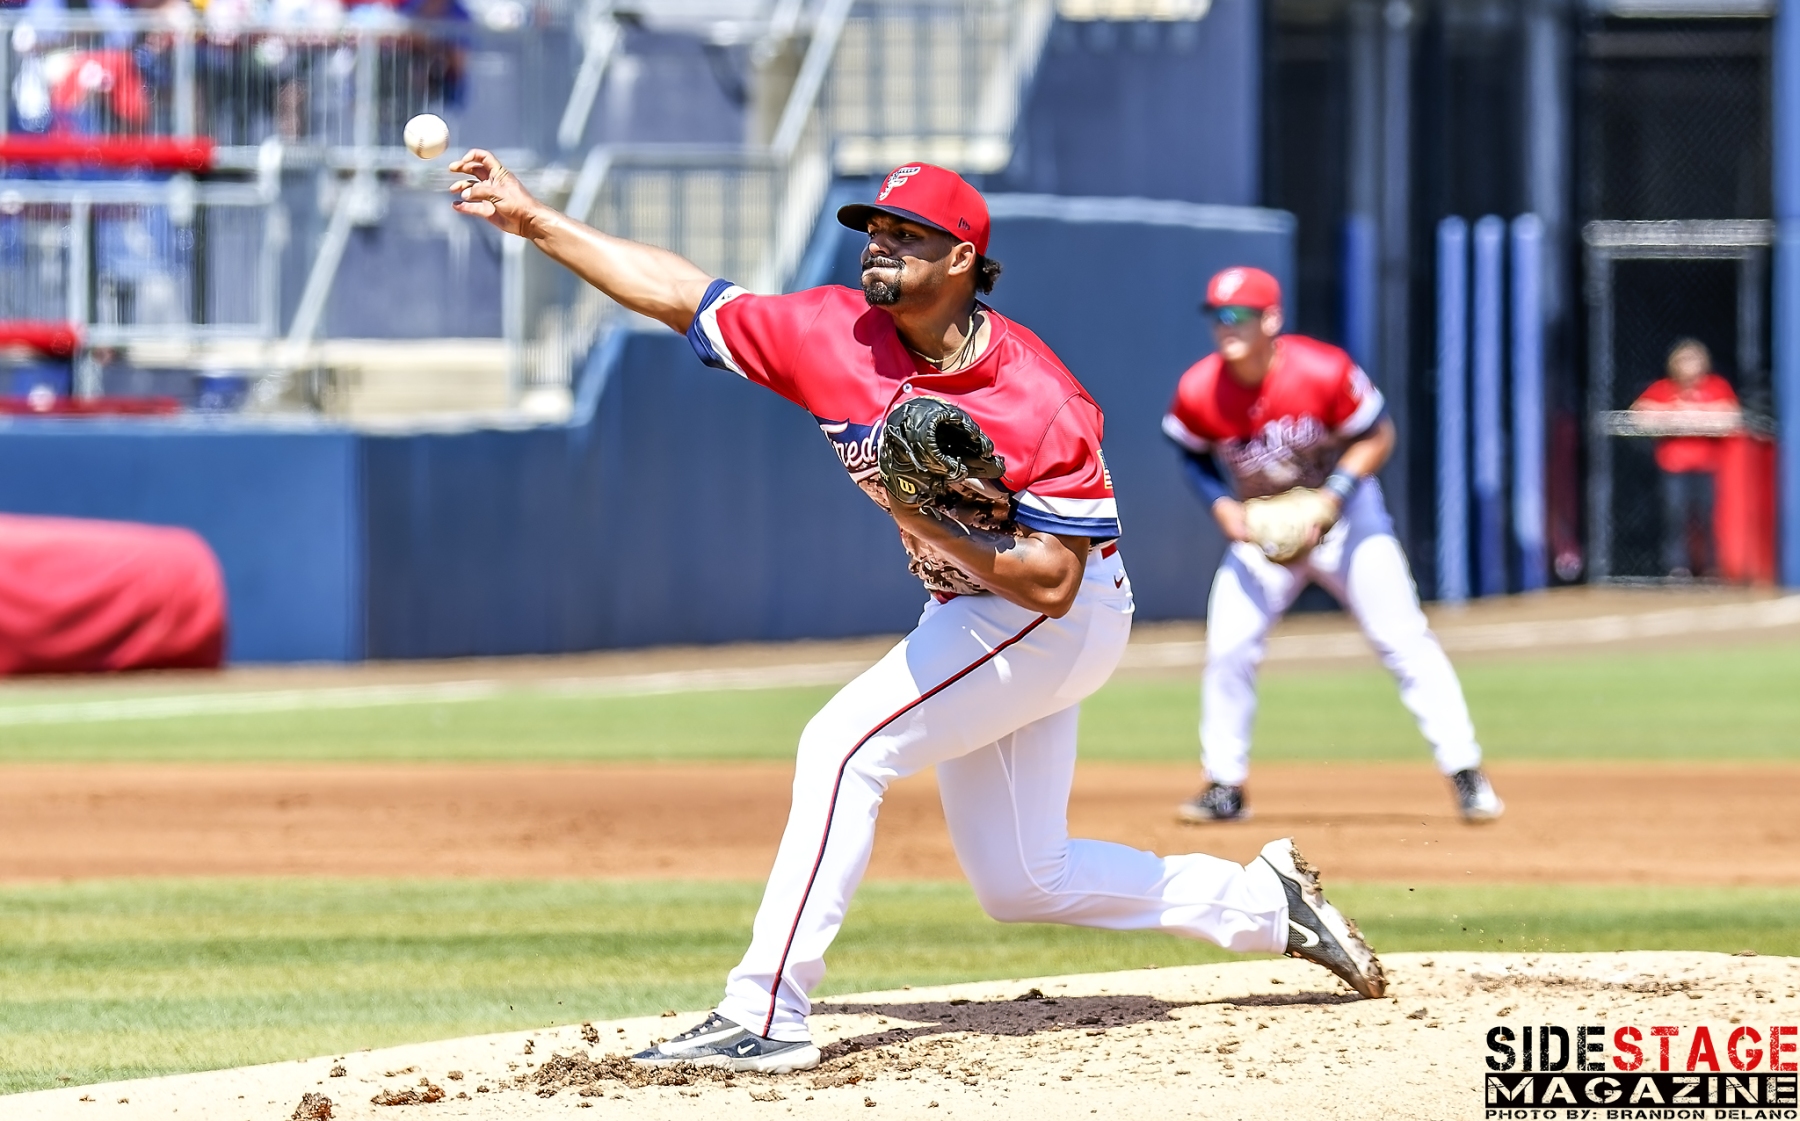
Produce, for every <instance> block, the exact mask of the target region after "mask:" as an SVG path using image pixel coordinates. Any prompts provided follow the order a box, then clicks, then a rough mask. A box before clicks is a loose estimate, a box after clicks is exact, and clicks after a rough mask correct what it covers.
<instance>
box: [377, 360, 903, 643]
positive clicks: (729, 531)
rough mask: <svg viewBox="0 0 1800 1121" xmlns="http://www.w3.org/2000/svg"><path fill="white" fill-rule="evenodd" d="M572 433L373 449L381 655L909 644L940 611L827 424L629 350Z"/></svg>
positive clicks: (410, 442) (389, 442)
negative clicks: (918, 621)
mask: <svg viewBox="0 0 1800 1121" xmlns="http://www.w3.org/2000/svg"><path fill="white" fill-rule="evenodd" d="M584 377H586V378H589V379H598V380H603V381H604V384H603V385H595V386H590V387H587V388H588V392H587V393H585V394H584V396H585V397H587V398H588V399H589V400H588V401H587V402H586V405H587V407H586V408H585V409H583V410H581V412H580V413H578V415H577V417H576V418H575V421H574V423H572V424H571V425H570V426H569V427H568V428H564V429H539V430H535V431H531V432H470V433H462V434H453V435H409V436H396V437H370V438H368V439H367V443H366V448H367V451H366V456H367V458H366V463H367V468H366V472H367V475H366V477H367V480H368V489H367V496H368V497H367V502H368V542H369V562H368V571H369V593H368V600H369V605H370V606H369V644H368V648H369V654H370V656H371V657H381V658H418V657H450V656H457V655H465V654H513V653H527V652H546V653H548V652H559V651H570V650H589V649H594V648H597V647H609V646H642V645H650V644H655V643H698V642H731V641H742V640H752V639H783V638H802V637H833V636H842V635H854V634H870V633H879V632H883V631H895V630H903V629H905V628H906V627H907V626H909V625H910V624H911V622H912V620H913V619H914V618H915V617H916V616H917V615H918V611H919V606H920V603H921V601H922V599H923V593H922V592H921V591H920V589H919V585H918V582H917V581H915V580H914V579H913V578H912V577H911V576H910V575H909V574H908V573H907V571H906V559H905V555H904V554H903V553H902V551H901V549H900V545H899V542H898V540H897V538H896V537H895V534H894V530H893V524H892V522H890V521H889V520H888V519H887V518H886V517H885V516H884V515H883V514H881V512H880V511H879V510H877V509H876V508H875V506H874V504H873V503H871V502H870V501H869V500H868V499H867V498H866V497H864V495H863V494H862V492H861V491H859V490H858V489H856V487H854V486H853V485H851V483H850V481H849V479H848V478H847V477H846V476H845V475H844V472H843V469H842V468H841V467H840V466H839V465H838V461H837V457H836V456H835V455H833V454H832V451H831V448H830V445H829V444H828V443H827V442H826V441H825V439H824V438H823V437H822V436H821V435H820V434H819V430H818V428H817V427H816V426H815V425H814V424H813V422H812V420H811V418H809V417H808V416H806V414H805V413H804V412H803V411H802V410H800V409H799V408H797V407H795V406H793V405H790V404H789V403H787V402H786V401H784V400H782V399H781V398H779V397H777V396H775V395H774V394H772V393H770V392H768V391H767V390H763V389H760V388H757V387H756V386H753V385H750V384H749V383H747V382H744V381H742V380H740V379H738V378H736V377H733V376H731V375H729V374H723V373H720V372H719V371H717V370H712V369H708V368H707V367H704V366H702V365H700V363H699V362H698V361H697V360H696V359H695V358H694V356H693V352H692V351H691V350H690V349H689V348H688V345H687V342H686V340H684V339H682V338H680V337H679V336H676V335H674V334H671V333H663V332H655V333H634V334H629V335H624V336H621V337H619V338H618V339H617V340H616V342H615V344H614V345H613V346H612V347H610V348H609V349H606V350H602V351H600V352H598V353H596V355H595V356H594V357H593V359H592V360H591V362H590V369H589V370H588V371H586V372H585V374H584Z"/></svg>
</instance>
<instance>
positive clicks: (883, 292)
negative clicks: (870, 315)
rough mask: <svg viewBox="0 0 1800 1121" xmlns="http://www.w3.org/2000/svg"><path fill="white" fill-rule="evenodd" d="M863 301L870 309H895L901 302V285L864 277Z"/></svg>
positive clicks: (896, 282)
mask: <svg viewBox="0 0 1800 1121" xmlns="http://www.w3.org/2000/svg"><path fill="white" fill-rule="evenodd" d="M862 290H863V300H864V301H866V302H867V303H868V305H869V306H870V307H893V306H894V305H895V304H897V303H899V302H900V284H899V282H898V281H895V282H893V283H889V282H887V281H885V280H872V279H870V278H869V277H867V276H865V277H863V286H862Z"/></svg>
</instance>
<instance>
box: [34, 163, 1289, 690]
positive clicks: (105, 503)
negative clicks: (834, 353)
mask: <svg viewBox="0 0 1800 1121" xmlns="http://www.w3.org/2000/svg"><path fill="white" fill-rule="evenodd" d="M992 203H993V209H994V215H995V233H994V241H993V246H992V249H993V253H994V255H995V256H996V257H999V258H1000V259H1001V260H1003V261H1005V262H1006V265H1007V271H1006V274H1005V276H1004V277H1003V279H1002V280H1001V283H1000V287H999V288H998V289H997V290H996V293H995V296H994V303H995V304H996V306H998V307H999V308H1000V309H1001V310H1003V311H1005V312H1006V313H1007V314H1009V315H1012V316H1014V317H1016V318H1018V319H1019V320H1020V321H1022V322H1024V323H1025V324H1026V325H1027V326H1029V327H1031V328H1032V329H1033V330H1035V331H1037V332H1038V333H1039V334H1040V335H1042V336H1043V337H1044V339H1045V340H1046V341H1047V342H1048V343H1049V344H1050V345H1051V346H1052V347H1053V348H1054V349H1056V351H1057V352H1058V353H1059V354H1060V355H1061V356H1062V357H1063V359H1064V360H1065V361H1066V362H1067V363H1068V365H1069V366H1070V368H1071V369H1073V370H1074V371H1075V373H1076V375H1077V376H1078V377H1080V378H1081V379H1082V381H1083V382H1084V383H1085V384H1086V385H1087V386H1088V388H1089V390H1090V391H1091V392H1092V393H1093V394H1094V396H1095V397H1096V398H1097V399H1098V400H1099V401H1100V404H1101V406H1102V407H1103V408H1104V409H1105V410H1106V414H1107V439H1106V448H1107V459H1108V462H1109V464H1110V465H1111V467H1112V470H1113V475H1114V479H1115V481H1116V483H1117V485H1118V488H1119V494H1120V512H1121V517H1122V518H1123V520H1124V525H1125V538H1124V540H1123V542H1122V549H1123V552H1124V555H1125V558H1126V561H1127V564H1128V565H1129V566H1130V569H1131V572H1132V577H1133V583H1134V586H1135V587H1136V589H1137V593H1138V602H1139V607H1140V612H1141V616H1142V617H1145V618H1179V617H1197V616H1199V615H1200V614H1201V613H1202V612H1203V610H1204V603H1205V593H1206V586H1207V580H1208V577H1209V575H1210V572H1211V569H1212V566H1213V564H1214V563H1215V562H1216V560H1217V557H1218V554H1219V551H1220V549H1221V547H1222V546H1221V543H1220V541H1219V539H1218V535H1217V533H1216V532H1215V531H1214V530H1213V529H1212V527H1211V525H1210V520H1209V519H1207V518H1205V517H1204V514H1203V511H1201V509H1200V507H1199V504H1198V502H1197V501H1196V500H1195V499H1194V498H1193V497H1192V496H1191V495H1190V494H1189V493H1188V492H1187V491H1186V488H1185V484H1184V482H1183V481H1182V478H1181V476H1180V473H1179V471H1178V470H1177V468H1176V464H1175V458H1174V454H1173V452H1172V451H1171V449H1170V448H1169V447H1168V445H1167V442H1166V441H1165V440H1164V439H1163V437H1162V435H1161V433H1160V431H1159V429H1158V422H1159V420H1160V417H1161V414H1162V410H1163V408H1164V406H1165V405H1166V404H1167V401H1168V396H1169V393H1170V391H1171V389H1172V387H1173V385H1174V381H1175V378H1176V377H1177V376H1178V375H1179V374H1180V372H1181V370H1182V369H1183V368H1184V367H1185V366H1186V365H1187V364H1188V363H1189V362H1191V361H1192V360H1193V359H1194V358H1195V357H1197V356H1198V355H1199V354H1201V353H1203V352H1204V351H1205V350H1206V349H1208V348H1209V346H1210V343H1209V341H1208V337H1207V332H1206V329H1205V325H1204V324H1203V322H1202V321H1201V320H1200V318H1199V317H1198V316H1197V315H1196V314H1195V309H1194V304H1195V300H1196V299H1197V296H1198V293H1199V291H1200V288H1201V286H1202V284H1203V282H1204V280H1205V278H1206V277H1207V276H1208V275H1210V274H1211V273H1212V272H1213V271H1215V270H1216V269H1218V268H1222V267H1224V266H1225V265H1228V264H1234V263H1249V264H1257V265H1261V266H1263V267H1266V268H1270V269H1272V270H1273V271H1275V272H1276V273H1277V275H1280V276H1282V277H1283V278H1286V277H1287V276H1289V275H1290V274H1291V263H1292V241H1293V237H1292V220H1291V219H1290V218H1289V217H1288V216H1286V215H1284V214H1278V213H1274V212H1269V211H1259V210H1249V209H1238V208H1221V207H1205V206H1195V205H1191V204H1185V203H1153V202H1143V201H1137V200H1116V199H1115V200H1083V199H1057V198H1049V197H1043V196H996V197H994V198H993V199H992ZM856 249H857V239H856V238H855V236H854V235H848V234H846V235H844V236H840V235H838V234H837V233H836V232H835V231H834V230H832V229H829V228H822V230H821V236H820V241H819V244H818V245H816V246H815V250H816V252H815V253H814V254H813V255H812V258H811V261H812V267H813V271H814V274H815V279H820V280H823V279H827V278H830V277H854V272H855V254H856ZM0 509H4V510H8V511H14V512H21V513H54V514H69V515H78V516H85V517H104V518H120V519H128V520H137V521H146V522H155V523H163V524H173V525H185V526H189V527H192V528H193V529H195V530H197V531H198V532H200V533H201V534H202V535H203V536H204V537H205V538H206V539H207V540H208V541H209V542H210V543H211V544H212V546H213V548H214V549H215V550H216V551H217V552H218V554H219V557H220V560H221V562H222V564H223V566H224V569H225V575H226V584H227V590H228V593H229V595H230V597H231V626H232V638H231V648H230V656H231V657H232V659H233V660H236V661H302V660H339V661H342V660H356V659H359V658H416V657H453V656H461V655H476V654H514V653H556V652H563V651H574V650H586V649H596V648H603V647H618V646H641V645H651V644H658V643H687V642H727V641H736V640H748V639H782V638H799V637H832V636H842V635H854V634H870V633H878V632H884V631H897V630H902V629H905V628H906V627H907V626H908V625H910V623H911V622H912V620H913V619H914V618H915V617H916V616H917V613H918V610H919V606H920V603H921V601H922V599H923V595H922V593H921V591H920V589H919V587H918V585H917V583H916V582H915V581H914V580H913V579H912V577H911V576H910V575H908V574H907V572H906V567H905V560H904V557H903V555H902V553H901V550H900V548H899V544H898V542H897V540H896V539H895V536H894V530H893V526H892V523H891V522H890V521H889V520H888V519H887V518H886V517H885V515H883V514H881V513H880V512H879V511H878V510H877V509H876V508H875V507H874V505H873V504H872V503H870V502H869V501H868V500H867V499H866V498H865V497H864V496H863V495H862V493H861V492H860V491H858V490H857V489H856V488H855V487H853V486H851V485H850V483H849V482H848V480H847V479H846V478H845V476H844V474H843V471H842V469H841V468H840V467H839V465H838V462H837V458H836V457H835V456H834V455H832V453H831V451H830V449H829V446H828V445H827V444H826V442H825V441H824V440H823V439H822V438H821V437H820V435H819V433H818V430H817V428H816V427H815V426H814V425H813V423H812V421H811V419H810V418H809V417H807V416H806V415H805V414H804V412H802V411H801V410H800V409H798V408H796V407H794V406H792V405H789V404H788V403H787V402H785V401H783V400H781V399H780V398H778V397H776V396H775V395H774V394H772V393H769V392H767V391H765V390H761V389H758V388H757V387H755V386H752V385H749V384H748V383H745V382H743V381H741V380H739V379H737V378H734V377H731V376H730V375H727V374H722V373H720V372H718V371H715V370H710V369H707V368H706V367H704V366H701V365H700V364H699V362H698V361H697V360H695V359H694V357H693V355H692V353H691V351H689V349H688V347H687V343H686V341H685V340H683V339H681V338H679V337H678V336H675V335H673V334H671V333H662V332H657V333H620V334H617V335H614V336H612V337H611V338H610V339H609V340H608V341H607V343H606V345H605V346H603V347H602V348H600V349H599V350H597V351H596V353H595V354H594V355H592V356H591V357H590V359H589V360H588V362H587V364H586V366H585V368H584V369H583V370H582V371H581V375H580V381H579V383H578V395H577V407H576V410H575V415H574V418H573V419H572V420H571V422H570V423H569V424H567V425H564V426H555V427H540V428H532V429H524V430H517V431H511V430H477V431H464V432H417V433H402V434H386V433H383V434H373V433H363V432H355V431H351V430H347V429H343V428H337V427H331V426H323V425H317V426H297V427H292V428H284V429H274V428H271V427H269V426H267V425H266V424H261V423H257V422H252V421H247V420H205V421H203V420H191V421H181V422H135V423H130V424H126V423H112V422H102V423H98V424H96V423H92V422H73V421H23V420H21V421H11V422H6V423H4V424H0Z"/></svg>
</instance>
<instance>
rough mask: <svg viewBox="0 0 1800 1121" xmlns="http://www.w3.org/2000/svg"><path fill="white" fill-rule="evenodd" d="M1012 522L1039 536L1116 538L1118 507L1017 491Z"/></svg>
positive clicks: (1114, 503)
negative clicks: (1047, 534)
mask: <svg viewBox="0 0 1800 1121" xmlns="http://www.w3.org/2000/svg"><path fill="white" fill-rule="evenodd" d="M1015 497H1016V498H1017V500H1018V502H1017V505H1016V506H1015V508H1014V509H1013V520H1014V521H1016V522H1018V523H1019V524H1020V525H1022V526H1024V527H1025V528H1026V529H1031V530H1036V531H1037V532H1039V533H1060V534H1062V535H1064V536H1065V537H1093V538H1101V539H1105V538H1113V537H1117V536H1119V505H1118V503H1117V501H1115V500H1114V499H1111V498H1045V497H1043V496H1041V495H1036V494H1032V493H1031V492H1030V491H1028V490H1025V491H1020V492H1019V493H1018V494H1017V495H1016V496H1015Z"/></svg>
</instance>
